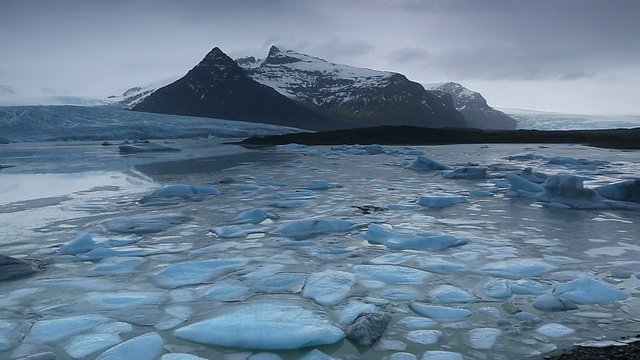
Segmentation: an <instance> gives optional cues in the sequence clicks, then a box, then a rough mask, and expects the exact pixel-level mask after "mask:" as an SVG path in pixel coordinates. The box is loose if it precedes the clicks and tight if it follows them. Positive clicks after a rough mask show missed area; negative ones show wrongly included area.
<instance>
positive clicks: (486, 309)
mask: <svg viewBox="0 0 640 360" xmlns="http://www.w3.org/2000/svg"><path fill="white" fill-rule="evenodd" d="M477 311H478V313H479V314H482V315H484V316H486V317H489V318H491V319H496V320H497V319H500V310H498V309H496V308H494V307H492V306H483V307H481V308H478V309H477Z"/></svg>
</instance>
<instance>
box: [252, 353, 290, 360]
mask: <svg viewBox="0 0 640 360" xmlns="http://www.w3.org/2000/svg"><path fill="white" fill-rule="evenodd" d="M247 360H282V358H281V357H280V355H278V354H274V353H268V352H261V353H257V354H253V355H251V356H249V358H247Z"/></svg>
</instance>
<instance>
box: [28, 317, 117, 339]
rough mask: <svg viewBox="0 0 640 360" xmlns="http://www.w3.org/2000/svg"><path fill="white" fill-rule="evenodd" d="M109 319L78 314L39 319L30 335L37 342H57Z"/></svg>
mask: <svg viewBox="0 0 640 360" xmlns="http://www.w3.org/2000/svg"><path fill="white" fill-rule="evenodd" d="M108 321H111V319H109V318H108V317H106V316H102V315H76V316H69V317H65V318H60V319H53V320H39V321H37V322H36V323H35V324H33V326H32V327H31V331H30V332H29V337H30V338H31V340H33V341H34V342H36V343H51V342H57V341H61V340H65V339H67V338H69V337H71V336H73V335H76V334H79V333H81V332H84V331H87V330H89V329H92V328H94V327H96V326H98V325H101V324H104V323H106V322H108Z"/></svg>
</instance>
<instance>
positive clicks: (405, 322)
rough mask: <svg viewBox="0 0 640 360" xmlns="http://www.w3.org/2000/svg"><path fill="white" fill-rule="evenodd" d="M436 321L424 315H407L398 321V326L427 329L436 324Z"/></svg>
mask: <svg viewBox="0 0 640 360" xmlns="http://www.w3.org/2000/svg"><path fill="white" fill-rule="evenodd" d="M436 324H437V323H436V322H435V321H433V320H431V319H429V318H425V317H417V316H407V317H404V318H402V319H401V320H400V321H398V326H402V327H404V328H407V329H429V328H432V327H434V326H436Z"/></svg>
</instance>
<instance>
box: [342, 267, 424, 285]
mask: <svg viewBox="0 0 640 360" xmlns="http://www.w3.org/2000/svg"><path fill="white" fill-rule="evenodd" d="M353 270H354V271H355V272H356V273H357V274H358V275H360V276H363V277H366V278H369V279H374V280H378V281H383V282H385V283H392V284H416V285H419V284H424V282H425V281H426V280H427V279H428V278H430V277H431V276H432V275H431V273H429V272H427V271H424V270H420V269H414V268H410V267H406V266H401V265H356V266H354V267H353Z"/></svg>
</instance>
